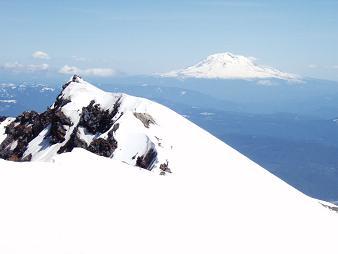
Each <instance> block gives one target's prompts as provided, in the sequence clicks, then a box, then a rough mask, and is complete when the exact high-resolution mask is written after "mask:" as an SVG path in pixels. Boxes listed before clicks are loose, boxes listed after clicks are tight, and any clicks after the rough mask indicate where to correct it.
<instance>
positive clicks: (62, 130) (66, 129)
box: [0, 75, 170, 173]
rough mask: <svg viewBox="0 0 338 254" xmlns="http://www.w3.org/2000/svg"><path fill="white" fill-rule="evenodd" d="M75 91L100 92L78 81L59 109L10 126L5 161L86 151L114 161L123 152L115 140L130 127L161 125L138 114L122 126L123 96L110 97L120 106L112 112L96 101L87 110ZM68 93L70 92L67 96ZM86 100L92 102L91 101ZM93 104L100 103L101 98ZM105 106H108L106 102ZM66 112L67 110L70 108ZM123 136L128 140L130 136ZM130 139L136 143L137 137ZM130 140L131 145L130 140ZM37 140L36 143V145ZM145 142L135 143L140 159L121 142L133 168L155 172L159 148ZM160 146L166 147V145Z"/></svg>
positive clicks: (0, 154)
mask: <svg viewBox="0 0 338 254" xmlns="http://www.w3.org/2000/svg"><path fill="white" fill-rule="evenodd" d="M74 82H75V83H74ZM77 83H79V84H77ZM77 85H79V86H81V89H77V87H76V86H77ZM69 86H71V87H69ZM73 86H75V87H74V91H77V90H79V91H81V90H84V91H85V92H86V89H87V88H88V89H89V91H93V92H94V93H95V92H96V89H95V88H92V87H91V85H90V84H88V87H86V82H84V81H83V80H81V79H80V77H78V76H76V75H74V77H73V78H72V80H71V81H70V82H67V83H66V84H65V85H64V86H63V90H62V92H61V93H60V94H59V95H58V96H57V98H56V101H55V102H54V104H53V105H52V106H51V107H49V108H47V110H46V111H45V112H43V113H38V112H35V111H28V112H23V113H22V114H21V115H19V116H17V117H16V118H15V119H14V120H11V121H9V123H8V124H7V126H5V137H6V138H5V139H4V140H3V141H2V143H1V144H0V158H2V159H6V160H12V161H30V160H32V158H33V159H37V158H40V156H39V155H41V154H47V153H49V154H51V156H49V158H51V157H52V156H54V155H55V153H58V154H61V153H65V152H71V151H72V150H73V149H74V148H82V149H86V150H88V151H90V152H92V153H95V154H97V155H100V156H104V157H108V158H112V157H114V152H115V151H116V149H117V147H118V142H117V140H116V139H115V137H116V135H115V134H118V137H120V136H119V132H118V130H119V129H120V128H126V130H128V126H127V124H135V125H136V127H137V128H140V132H142V129H143V130H144V128H143V127H142V126H140V124H139V122H138V121H141V123H142V124H143V125H144V127H145V128H150V127H151V125H154V124H156V122H155V120H154V119H153V117H152V116H151V115H150V114H148V113H142V112H134V111H132V112H134V113H133V114H134V116H135V119H132V121H133V122H126V123H125V122H124V121H119V119H120V118H121V117H123V112H122V111H121V110H120V106H121V102H122V98H124V97H123V95H116V96H117V97H115V95H114V96H109V99H112V101H113V102H114V104H110V105H109V107H108V108H107V107H105V108H104V107H102V106H101V105H100V104H99V103H97V101H95V100H92V101H90V102H89V103H88V104H87V106H85V107H82V106H79V105H86V104H82V103H83V101H82V100H81V102H78V101H77V96H73V95H74V94H73V92H74V91H72V89H73ZM82 88H83V89H82ZM65 89H67V90H66V91H65ZM90 89H92V90H90ZM87 95H89V96H87V97H89V98H90V97H91V96H90V95H91V94H90V93H88V91H87ZM80 97H81V96H80ZM83 97H84V98H86V96H83ZM92 98H97V95H96V96H93V97H92ZM114 98H115V99H114ZM109 99H108V100H109ZM73 100H74V101H73ZM100 101H101V100H100ZM102 101H106V100H105V99H104V98H103V100H102ZM68 103H71V105H69V106H71V107H69V108H67V104H68ZM65 106H66V108H64V107H65ZM81 107H82V108H81ZM71 109H73V111H72V110H71ZM135 111H136V109H135ZM128 117H129V116H128ZM5 119H6V118H5V117H0V121H4V120H5ZM72 121H73V122H72ZM120 124H121V125H122V127H121V125H120ZM116 132H117V133H116ZM123 135H125V134H124V131H123ZM123 135H122V136H123ZM130 138H131V139H133V137H132V135H131V137H130ZM34 139H35V140H34ZM126 139H128V135H127V137H126ZM32 140H34V142H31V141H32ZM140 140H143V139H138V136H137V135H136V138H135V143H137V144H138V145H137V149H138V151H137V152H136V154H135V153H134V151H133V152H132V153H133V154H128V153H129V150H133V149H128V147H126V145H123V144H124V142H126V140H125V139H123V138H121V147H122V149H121V151H123V152H122V153H124V152H125V153H126V154H128V156H127V157H128V158H130V157H131V156H133V158H132V161H131V162H128V163H131V164H132V165H136V166H138V167H141V168H144V169H148V170H152V169H153V168H154V165H155V162H157V150H156V144H154V143H152V141H151V140H150V138H148V136H147V135H146V141H144V142H145V143H144V144H140V142H143V141H140ZM132 142H133V140H130V141H129V140H128V142H126V143H127V144H128V145H131V146H132V145H133V143H132ZM158 146H161V145H160V143H159V144H158ZM28 148H29V150H28ZM144 150H146V152H144ZM29 151H34V153H33V154H31V153H30V152H29ZM35 152H36V154H35ZM120 155H121V154H120V153H119V155H116V156H117V157H116V158H119V156H120ZM160 169H161V172H163V173H168V172H170V169H169V167H168V163H167V164H165V163H163V165H162V164H161V166H160Z"/></svg>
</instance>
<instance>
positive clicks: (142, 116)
mask: <svg viewBox="0 0 338 254" xmlns="http://www.w3.org/2000/svg"><path fill="white" fill-rule="evenodd" d="M134 116H135V117H136V118H137V119H138V120H140V121H141V122H142V123H143V125H144V127H146V128H149V126H150V124H156V122H155V120H154V118H153V117H152V116H151V115H149V114H147V113H136V112H135V113H134Z"/></svg>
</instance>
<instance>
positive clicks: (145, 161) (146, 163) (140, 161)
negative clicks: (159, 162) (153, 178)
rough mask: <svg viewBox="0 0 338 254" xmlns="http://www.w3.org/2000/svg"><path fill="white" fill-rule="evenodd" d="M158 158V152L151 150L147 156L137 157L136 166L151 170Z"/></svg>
mask: <svg viewBox="0 0 338 254" xmlns="http://www.w3.org/2000/svg"><path fill="white" fill-rule="evenodd" d="M156 157H157V152H156V150H155V149H153V148H150V149H149V150H148V152H147V153H146V154H144V155H142V156H138V157H137V160H136V166H138V167H140V168H144V169H148V170H151V166H152V165H153V163H154V162H155V160H156Z"/></svg>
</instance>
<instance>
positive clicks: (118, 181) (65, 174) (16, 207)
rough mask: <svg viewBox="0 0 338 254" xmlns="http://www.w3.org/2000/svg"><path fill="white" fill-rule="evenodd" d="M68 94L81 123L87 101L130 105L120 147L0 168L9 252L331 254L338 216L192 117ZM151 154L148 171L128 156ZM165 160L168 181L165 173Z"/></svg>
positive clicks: (140, 103)
mask: <svg viewBox="0 0 338 254" xmlns="http://www.w3.org/2000/svg"><path fill="white" fill-rule="evenodd" d="M63 93H64V95H65V96H69V98H71V102H69V103H68V104H66V105H65V106H64V107H62V110H63V111H64V112H65V114H66V115H68V116H70V117H71V118H72V121H74V122H75V121H76V120H77V119H78V118H79V116H78V113H77V112H78V108H79V106H80V107H81V106H86V105H88V101H87V100H88V99H89V100H91V99H93V98H95V99H96V100H97V101H98V102H100V105H102V107H105V108H109V107H111V106H112V105H114V103H112V102H116V100H117V98H121V97H120V96H122V99H121V105H120V107H119V110H118V111H119V112H124V114H123V115H122V116H121V117H120V118H119V120H118V121H120V122H119V123H120V124H119V128H118V129H117V131H116V132H115V133H114V137H115V138H116V140H117V149H116V150H115V151H114V156H113V157H112V158H105V157H102V156H97V155H95V154H93V153H90V152H88V151H86V150H85V149H81V148H74V149H73V151H72V152H69V153H63V154H56V153H55V150H56V149H54V148H53V146H55V145H57V146H58V145H60V144H54V145H53V146H49V145H48V146H47V148H46V149H45V153H43V152H42V151H39V150H37V149H35V148H36V147H35V146H33V145H32V146H31V144H30V147H29V149H31V152H32V153H33V154H34V155H33V158H34V156H36V157H35V160H40V159H41V160H49V161H53V162H54V163H47V162H23V163H14V162H9V161H4V160H0V204H1V205H2V209H0V225H1V227H0V252H1V253H8V254H11V253H34V254H39V253H51V254H53V253H55V254H56V253H102V254H104V253H148V254H149V253H168V254H169V253H326V252H330V253H334V251H335V249H336V232H335V231H336V229H337V227H338V214H337V213H336V212H334V211H332V210H330V209H328V208H326V207H324V206H323V205H321V204H320V202H319V201H318V200H314V199H312V198H310V197H308V196H306V195H304V194H302V193H300V192H299V191H297V190H295V189H294V188H292V187H290V186H289V185H287V184H286V183H284V182H283V181H281V180H280V179H278V178H277V177H275V176H273V175H271V174H270V173H269V172H267V171H266V170H265V169H263V168H261V167H260V166H258V165H257V164H255V163H253V162H252V161H250V160H249V159H248V158H246V157H245V156H243V155H241V154H240V153H238V152H237V151H235V150H233V149H232V148H230V147H229V146H227V145H226V144H224V143H223V142H221V141H220V140H218V139H217V138H215V137H213V136H212V135H211V134H209V133H208V132H206V131H204V130H202V129H200V128H199V127H197V126H196V125H194V124H193V123H191V122H189V121H188V120H187V119H185V118H183V117H181V116H179V115H178V114H176V113H175V112H173V111H171V110H169V109H168V108H165V107H163V106H161V105H159V104H157V103H154V102H151V101H148V100H145V99H141V98H136V97H131V96H127V95H118V94H107V93H104V92H102V91H100V90H98V89H97V88H95V87H93V86H91V85H90V84H88V83H86V82H85V81H83V80H80V82H79V83H77V82H71V83H70V84H69V85H68V86H67V87H66V88H65V89H64V91H63ZM75 102H76V103H75ZM67 105H68V106H67ZM54 106H55V105H54ZM66 106H67V107H66ZM135 112H137V113H147V114H148V115H150V116H151V117H152V119H153V120H154V122H155V123H154V124H150V125H149V127H148V128H147V127H145V126H144V125H143V123H142V122H141V120H139V119H138V118H136V117H135V115H134V113H135ZM116 116H119V114H117V115H116ZM116 123H117V122H115V124H116ZM73 126H74V125H73ZM73 126H71V127H70V128H74V127H73ZM119 131H120V132H119ZM108 132H109V131H108ZM67 135H68V134H67ZM101 135H104V134H101ZM81 137H83V136H81ZM83 138H84V137H83ZM87 138H88V139H89V140H91V139H92V138H93V137H91V136H90V135H89V137H87ZM37 143H38V142H35V144H37ZM149 144H152V146H154V147H155V149H156V150H157V152H158V155H157V159H156V160H157V162H156V163H155V164H154V167H153V168H152V171H149V170H142V169H140V168H137V167H134V163H133V162H132V160H131V159H130V156H129V155H131V154H133V153H134V152H139V153H141V152H142V151H144V150H147V149H148V148H147V146H148V145H149ZM164 161H168V166H169V168H170V169H171V171H172V174H167V177H162V176H160V175H159V174H158V173H157V172H158V171H160V170H159V169H158V167H159V165H158V164H159V163H163V162H164ZM154 172H155V173H154ZM325 204H326V205H328V204H327V203H325Z"/></svg>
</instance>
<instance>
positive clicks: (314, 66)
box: [308, 64, 318, 69]
mask: <svg viewBox="0 0 338 254" xmlns="http://www.w3.org/2000/svg"><path fill="white" fill-rule="evenodd" d="M308 67H309V68H311V69H316V68H318V65H317V64H309V65H308Z"/></svg>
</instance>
